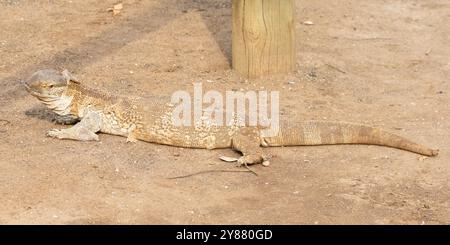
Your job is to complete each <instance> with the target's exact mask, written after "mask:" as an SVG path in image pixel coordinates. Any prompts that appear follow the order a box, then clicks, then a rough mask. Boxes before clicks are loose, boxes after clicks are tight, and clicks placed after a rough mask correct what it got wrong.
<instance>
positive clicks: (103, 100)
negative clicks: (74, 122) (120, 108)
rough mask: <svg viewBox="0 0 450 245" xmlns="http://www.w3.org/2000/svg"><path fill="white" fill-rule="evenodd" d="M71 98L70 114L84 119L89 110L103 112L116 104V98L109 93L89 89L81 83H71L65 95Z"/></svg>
mask: <svg viewBox="0 0 450 245" xmlns="http://www.w3.org/2000/svg"><path fill="white" fill-rule="evenodd" d="M64 95H66V96H67V97H71V98H72V101H71V103H70V114H71V115H74V116H77V117H78V118H83V116H84V114H85V113H86V112H87V111H89V110H103V109H104V108H105V107H106V106H107V105H109V104H111V103H114V101H115V100H116V98H115V97H114V96H112V95H110V94H109V93H107V92H104V91H100V90H96V89H93V88H89V87H86V86H84V85H83V84H80V83H75V82H71V81H69V83H68V86H67V90H66V92H65V93H64Z"/></svg>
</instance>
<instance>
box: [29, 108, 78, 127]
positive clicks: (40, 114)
mask: <svg viewBox="0 0 450 245" xmlns="http://www.w3.org/2000/svg"><path fill="white" fill-rule="evenodd" d="M24 114H25V115H26V116H27V117H31V118H37V119H39V120H45V121H48V122H52V123H55V124H63V125H72V124H75V123H77V122H79V120H78V119H73V118H68V117H63V116H60V115H58V114H56V113H54V112H53V111H52V110H50V109H48V108H47V107H45V106H44V105H35V106H33V107H31V108H29V109H28V110H26V111H25V112H24Z"/></svg>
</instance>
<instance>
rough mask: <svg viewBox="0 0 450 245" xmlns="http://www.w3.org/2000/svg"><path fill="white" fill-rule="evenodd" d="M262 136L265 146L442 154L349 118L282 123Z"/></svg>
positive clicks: (429, 154) (426, 154)
mask: <svg viewBox="0 0 450 245" xmlns="http://www.w3.org/2000/svg"><path fill="white" fill-rule="evenodd" d="M262 136H263V137H262V145H263V146H296V145H307V146H309V145H338V144H366V145H380V146H388V147H393V148H397V149H402V150H406V151H411V152H415V153H418V154H421V155H425V156H437V155H438V154H439V150H434V149H430V148H428V147H425V146H423V145H419V144H417V143H414V142H412V141H410V140H407V139H405V138H403V137H401V136H398V135H395V134H391V133H388V132H386V131H383V130H381V129H378V128H373V127H369V126H364V125H359V124H352V123H346V122H326V121H308V122H302V123H295V124H292V123H290V124H285V125H283V124H282V125H281V127H280V129H279V130H278V133H277V134H276V136H273V137H265V136H264V134H262Z"/></svg>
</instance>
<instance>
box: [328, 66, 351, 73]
mask: <svg viewBox="0 0 450 245" xmlns="http://www.w3.org/2000/svg"><path fill="white" fill-rule="evenodd" d="M325 65H327V66H329V67H331V68H333V69H335V70H336V71H338V72H341V73H344V74H347V72H346V71H344V70H341V69H339V68H337V67H336V66H333V65H330V64H325Z"/></svg>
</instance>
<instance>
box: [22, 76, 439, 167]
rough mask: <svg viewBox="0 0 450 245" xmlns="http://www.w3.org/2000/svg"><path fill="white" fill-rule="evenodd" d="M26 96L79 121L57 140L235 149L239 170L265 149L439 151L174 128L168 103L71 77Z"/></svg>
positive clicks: (357, 137) (315, 127) (360, 131)
mask: <svg viewBox="0 0 450 245" xmlns="http://www.w3.org/2000/svg"><path fill="white" fill-rule="evenodd" d="M23 84H24V85H25V87H26V89H27V91H28V92H29V93H30V94H31V95H33V96H35V97H37V98H38V99H39V100H41V101H42V102H43V103H44V104H45V105H46V106H47V107H48V108H50V109H51V110H53V111H54V112H55V113H57V114H59V115H60V116H63V117H66V118H68V119H67V120H73V119H78V120H80V121H79V122H78V123H77V124H75V125H74V126H73V127H71V128H66V129H53V130H50V131H49V132H48V133H47V135H48V136H50V137H54V138H58V139H73V140H82V141H89V140H99V138H98V135H97V133H98V132H102V133H107V134H113V135H120V136H123V137H127V141H129V142H135V141H137V140H141V141H146V142H151V143H157V144H165V145H172V146H178V147H185V148H203V149H218V148H233V149H235V150H238V151H240V152H241V153H242V154H243V156H242V157H241V158H240V159H239V163H240V164H255V163H261V162H263V161H266V160H268V157H267V156H266V155H265V154H264V153H263V151H262V148H261V146H263V147H271V146H302V145H335V144H369V145H381V146H388V147H393V148H398V149H403V150H407V151H411V152H415V153H418V154H422V155H426V156H436V155H437V154H438V150H433V149H430V148H427V147H425V146H422V145H419V144H416V143H414V142H412V141H409V140H407V139H405V138H403V137H400V136H397V135H394V134H391V133H388V132H385V131H383V130H381V129H378V128H373V127H369V126H365V125H359V124H352V123H346V122H327V121H307V122H298V123H290V122H283V121H281V123H280V126H279V130H278V133H277V134H276V135H275V136H271V137H266V136H264V135H263V134H262V133H261V131H262V129H263V128H261V127H258V126H255V127H250V126H238V125H237V124H236V125H233V124H232V125H227V126H217V125H213V124H209V123H208V122H203V121H202V122H198V123H197V124H195V125H192V126H175V125H173V123H172V117H171V115H172V114H171V113H172V112H173V107H174V106H173V105H172V104H170V103H169V102H167V101H170V98H168V97H150V98H139V97H135V98H128V97H127V98H125V97H119V96H115V95H112V94H110V93H108V92H105V91H100V90H96V89H91V88H88V87H87V86H85V85H83V84H81V83H80V82H79V81H77V79H75V78H74V77H73V76H72V75H71V74H70V73H69V72H68V71H64V72H62V73H59V72H57V71H55V70H41V71H38V72H36V73H34V74H33V75H32V76H31V77H30V78H29V79H28V80H27V81H26V82H24V83H23Z"/></svg>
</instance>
